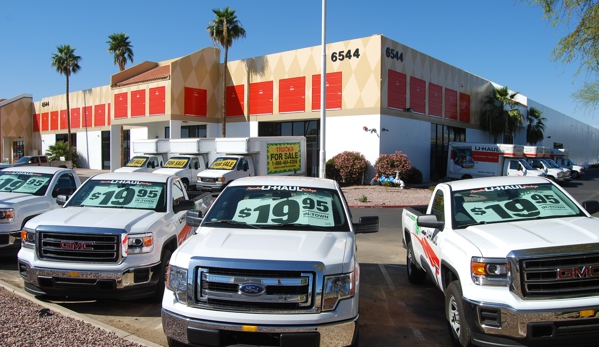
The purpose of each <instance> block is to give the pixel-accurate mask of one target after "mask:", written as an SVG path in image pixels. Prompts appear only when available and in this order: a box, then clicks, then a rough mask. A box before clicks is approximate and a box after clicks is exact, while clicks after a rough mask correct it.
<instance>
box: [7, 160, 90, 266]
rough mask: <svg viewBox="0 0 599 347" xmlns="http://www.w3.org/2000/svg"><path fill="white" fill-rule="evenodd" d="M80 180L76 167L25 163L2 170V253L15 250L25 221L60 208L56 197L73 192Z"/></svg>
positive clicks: (19, 243)
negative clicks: (74, 168)
mask: <svg viewBox="0 0 599 347" xmlns="http://www.w3.org/2000/svg"><path fill="white" fill-rule="evenodd" d="M80 184H81V182H80V181H79V177H77V173H76V172H75V170H73V169H63V168H56V167H38V166H23V167H15V168H7V169H3V170H0V254H4V253H5V252H8V253H11V255H12V253H14V254H16V251H17V250H18V249H19V246H20V245H21V230H22V229H23V226H24V225H25V223H27V221H29V220H30V219H31V218H33V217H35V216H37V215H39V214H41V213H44V212H46V211H49V210H53V209H55V208H59V207H60V205H58V203H57V202H56V199H57V197H58V196H59V195H70V194H72V193H73V192H74V191H75V190H76V189H77V188H78V187H79V185H80Z"/></svg>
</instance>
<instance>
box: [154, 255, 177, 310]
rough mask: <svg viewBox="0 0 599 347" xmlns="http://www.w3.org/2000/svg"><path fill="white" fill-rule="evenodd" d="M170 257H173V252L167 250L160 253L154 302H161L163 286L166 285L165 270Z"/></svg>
mask: <svg viewBox="0 0 599 347" xmlns="http://www.w3.org/2000/svg"><path fill="white" fill-rule="evenodd" d="M171 255H173V252H172V251H171V250H170V249H168V248H167V249H165V250H164V251H162V257H160V269H159V270H158V271H160V272H159V275H160V278H158V283H156V293H155V294H154V301H155V302H161V301H162V297H163V296H164V286H165V285H166V269H167V267H168V264H169V263H170V261H171Z"/></svg>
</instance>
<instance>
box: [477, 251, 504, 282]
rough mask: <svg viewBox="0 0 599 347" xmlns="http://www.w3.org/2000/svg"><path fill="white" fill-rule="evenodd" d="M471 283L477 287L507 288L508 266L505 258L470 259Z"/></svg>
mask: <svg viewBox="0 0 599 347" xmlns="http://www.w3.org/2000/svg"><path fill="white" fill-rule="evenodd" d="M470 265H471V266H470V268H471V270H470V272H471V276H472V282H474V284H477V285H479V286H507V285H508V284H509V282H508V278H509V272H510V265H509V263H508V261H507V259H505V258H482V257H472V260H471V261H470Z"/></svg>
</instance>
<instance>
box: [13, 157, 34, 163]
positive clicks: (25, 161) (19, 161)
mask: <svg viewBox="0 0 599 347" xmlns="http://www.w3.org/2000/svg"><path fill="white" fill-rule="evenodd" d="M29 159H31V157H21V158H19V160H17V161H16V162H15V164H28V163H29Z"/></svg>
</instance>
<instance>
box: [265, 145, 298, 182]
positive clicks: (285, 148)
mask: <svg viewBox="0 0 599 347" xmlns="http://www.w3.org/2000/svg"><path fill="white" fill-rule="evenodd" d="M266 158H267V159H266V161H267V173H268V174H269V175H270V174H276V173H284V172H296V171H300V170H301V169H302V147H301V145H300V143H299V142H282V143H267V144H266Z"/></svg>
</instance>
